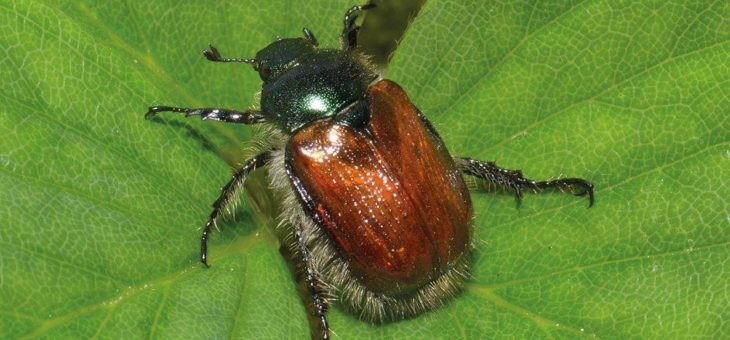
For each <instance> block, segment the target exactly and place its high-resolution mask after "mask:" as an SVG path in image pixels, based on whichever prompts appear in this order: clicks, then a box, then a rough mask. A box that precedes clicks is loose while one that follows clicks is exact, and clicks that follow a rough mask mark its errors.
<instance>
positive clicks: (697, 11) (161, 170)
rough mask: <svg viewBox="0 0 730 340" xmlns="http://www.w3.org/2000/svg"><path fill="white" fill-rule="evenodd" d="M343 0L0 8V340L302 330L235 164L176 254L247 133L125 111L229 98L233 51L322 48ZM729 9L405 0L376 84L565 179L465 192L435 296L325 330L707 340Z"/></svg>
mask: <svg viewBox="0 0 730 340" xmlns="http://www.w3.org/2000/svg"><path fill="white" fill-rule="evenodd" d="M350 5H352V3H350V2H343V1H336V2H332V1H303V0H302V1H295V2H290V1H257V2H254V1H246V2H244V3H241V2H226V1H218V2H198V3H190V2H182V3H179V2H175V1H156V2H141V1H130V2H126V3H119V2H116V3H114V4H108V5H104V4H95V3H93V2H88V1H86V2H75V3H69V2H65V1H50V0H49V1H41V2H39V1H3V2H1V3H0V31H1V32H3V34H2V35H0V46H2V52H3V53H2V54H0V82H1V84H2V89H3V90H2V92H1V93H0V191H1V192H2V194H0V207H1V208H0V221H2V224H3V225H2V227H0V338H17V337H23V336H25V337H32V338H35V337H46V338H89V337H101V338H140V337H154V338H224V337H235V338H272V339H278V338H308V337H309V326H308V322H307V314H306V313H307V312H306V309H305V307H304V304H303V303H302V302H301V298H300V295H299V293H298V288H297V283H296V281H295V279H294V278H293V275H292V273H291V270H290V268H289V266H288V265H287V261H285V259H284V258H283V257H282V256H281V255H280V252H279V243H278V241H277V239H276V237H275V236H274V233H273V232H272V230H273V228H274V226H275V225H276V219H275V218H276V211H277V203H276V199H275V198H272V196H271V195H270V194H269V193H268V192H267V191H266V190H265V187H266V181H265V178H264V176H261V175H258V176H255V177H254V178H252V181H250V183H249V185H248V186H247V187H248V189H249V190H248V194H247V195H246V197H245V199H244V201H245V203H244V204H243V205H242V206H241V208H239V209H238V212H237V215H236V219H235V221H229V222H226V223H221V227H222V228H221V229H222V230H223V231H222V232H221V233H215V235H214V236H213V238H212V241H211V244H210V247H211V248H210V249H211V253H210V255H211V264H212V267H211V268H209V269H207V270H206V269H203V268H201V266H200V265H199V264H198V262H197V257H198V249H197V247H198V246H199V236H200V235H199V233H200V227H202V225H203V224H204V223H205V220H206V217H207V215H208V214H209V212H210V210H209V205H210V203H212V202H213V201H214V200H215V198H216V197H217V195H218V192H219V188H220V187H221V186H222V185H223V184H224V183H225V182H226V181H227V180H228V177H229V175H230V166H229V164H235V163H236V162H240V161H242V160H243V158H244V157H245V156H247V155H250V152H247V151H242V150H245V146H246V145H247V144H248V142H249V141H250V140H251V139H252V137H253V135H254V133H252V131H253V130H254V129H251V128H249V127H245V126H230V125H223V124H216V123H209V122H205V123H204V122H200V121H199V120H194V119H187V120H186V119H184V118H182V117H177V116H174V115H165V116H164V117H162V118H161V119H157V120H152V121H149V120H144V119H143V114H144V112H145V110H146V108H147V106H149V105H151V104H171V105H178V106H222V107H234V108H241V109H245V108H247V107H249V106H251V105H253V104H254V103H255V98H254V93H255V92H256V91H257V90H258V89H259V87H260V80H259V79H258V76H257V75H256V74H255V73H254V72H253V71H251V69H250V67H249V66H246V65H225V64H214V63H210V62H207V61H206V60H204V58H203V57H202V56H201V55H200V50H202V49H203V48H205V47H206V44H207V43H209V42H213V43H215V44H216V46H217V47H219V48H220V50H221V52H222V53H223V54H224V55H226V56H231V57H250V56H253V54H254V53H255V52H256V51H257V50H259V49H260V48H262V47H263V46H265V45H267V44H268V43H270V42H271V41H272V40H273V39H274V38H276V37H277V36H283V37H288V36H299V35H300V30H301V28H302V26H305V25H306V26H307V27H309V28H310V29H312V31H314V33H315V34H316V35H317V37H318V38H319V40H320V42H322V43H323V44H324V45H328V46H336V43H337V41H336V39H337V35H338V34H339V32H340V31H341V25H342V15H343V14H344V10H345V9H346V8H348V7H349V6H350ZM728 18H730V7H729V6H728V5H727V4H726V3H724V2H722V1H716V2H714V3H705V2H696V3H690V2H686V1H680V2H669V1H657V2H653V3H651V2H648V1H647V2H643V3H641V2H637V1H632V2H625V3H624V2H618V1H606V2H598V1H584V2H555V1H551V2H545V3H543V2H537V3H532V2H530V3H522V2H514V1H510V2H500V3H491V2H484V1H473V3H466V2H463V1H461V2H447V1H443V2H438V1H431V2H429V3H428V4H426V6H425V7H424V8H423V11H422V12H421V14H420V15H419V16H418V17H417V19H416V20H415V21H414V22H413V24H412V25H411V27H410V29H409V31H408V33H407V34H406V36H405V38H404V40H403V41H402V43H401V46H400V47H399V50H398V52H397V53H396V55H395V56H394V59H393V61H392V64H391V65H390V67H389V70H388V78H390V79H393V80H394V81H396V82H398V83H399V84H401V86H403V88H404V89H406V91H407V92H408V94H409V96H410V97H411V99H412V101H413V102H414V103H415V104H416V105H417V106H418V107H419V108H420V109H421V110H422V111H423V112H424V113H425V115H426V116H427V117H429V118H430V119H431V120H432V122H433V123H434V125H435V126H436V128H437V129H438V131H439V132H440V134H441V136H442V137H443V139H444V140H445V141H446V143H447V145H448V147H449V149H450V151H451V152H452V153H453V154H454V155H458V156H470V157H474V158H479V159H485V160H496V161H498V164H499V165H502V166H504V167H508V168H520V169H523V171H524V173H525V175H526V176H528V177H531V178H537V179H543V178H552V177H557V176H563V177H583V178H586V179H589V180H591V181H592V182H593V183H594V184H595V185H596V199H597V202H596V205H595V207H593V208H591V209H586V206H587V200H586V199H585V198H577V197H572V196H570V195H567V194H563V195H561V194H557V193H545V194H541V195H532V194H529V193H527V194H526V196H525V197H524V199H523V202H522V204H521V205H520V206H517V204H516V203H515V199H514V197H513V196H512V195H511V193H509V192H507V191H505V192H501V191H498V192H494V191H478V192H475V193H474V194H473V195H472V198H473V201H474V206H475V215H476V219H475V230H474V235H475V241H474V244H475V247H476V250H475V264H474V267H473V270H472V278H471V279H470V280H469V283H468V284H467V286H466V287H465V289H464V291H463V293H462V294H460V295H459V296H458V297H457V298H456V299H455V300H453V301H451V302H450V303H448V304H447V305H446V306H444V307H443V308H440V309H438V310H436V311H433V312H431V313H427V314H425V315H421V316H419V317H416V318H414V319H411V320H407V321H403V322H397V323H390V324H386V325H381V326H372V325H369V324H367V323H365V322H362V321H359V320H358V319H357V316H353V315H350V314H348V313H346V312H344V311H343V310H342V309H341V308H340V307H339V306H338V305H337V304H335V305H334V306H333V308H332V310H331V311H330V313H329V316H330V318H329V321H330V325H331V327H332V331H333V333H334V335H335V337H339V338H343V339H354V338H388V339H390V338H407V337H413V338H442V339H446V338H449V339H454V338H490V337H500V338H503V337H519V338H562V337H567V338H574V337H581V336H585V337H592V336H596V337H599V338H628V337H632V338H634V337H642V338H662V337H665V338H666V337H671V338H686V337H704V338H707V337H715V338H723V337H730V325H729V322H730V320H728V319H730V316H729V315H728V313H727V306H728V303H729V301H730V290H728V285H727V282H730V268H728V266H730V260H728V259H730V217H729V216H730V211H729V210H730V204H729V203H728V197H730V190H728V187H727V185H726V181H727V178H728V177H729V175H730V171H729V170H728V169H730V58H729V57H730V45H729V44H728V38H730V20H729V19H728Z"/></svg>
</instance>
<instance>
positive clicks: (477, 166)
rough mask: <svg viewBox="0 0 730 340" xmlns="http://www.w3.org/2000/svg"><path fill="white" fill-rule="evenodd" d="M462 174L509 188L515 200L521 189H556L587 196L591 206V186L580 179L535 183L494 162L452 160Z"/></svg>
mask: <svg viewBox="0 0 730 340" xmlns="http://www.w3.org/2000/svg"><path fill="white" fill-rule="evenodd" d="M454 160H455V161H456V165H457V166H458V168H459V170H461V171H462V172H464V173H466V174H469V175H472V176H475V177H479V178H483V179H486V180H488V181H490V182H492V183H494V184H497V185H504V186H508V187H511V188H512V189H514V191H515V195H517V198H518V199H519V198H522V190H523V189H532V190H542V189H558V190H560V191H570V192H574V193H575V195H577V196H586V195H588V207H591V206H593V202H594V197H593V184H591V182H588V181H586V180H584V179H582V178H559V179H553V180H548V181H535V180H532V179H529V178H525V177H524V176H522V171H520V170H510V169H504V168H500V167H498V166H497V165H496V164H495V163H494V162H484V161H479V160H475V159H471V158H460V157H457V158H455V159H454Z"/></svg>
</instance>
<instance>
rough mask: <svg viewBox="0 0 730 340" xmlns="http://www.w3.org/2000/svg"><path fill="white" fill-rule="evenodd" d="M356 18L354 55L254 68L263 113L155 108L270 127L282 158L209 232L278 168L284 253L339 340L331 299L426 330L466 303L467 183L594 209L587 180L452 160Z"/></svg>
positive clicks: (264, 62) (277, 46)
mask: <svg viewBox="0 0 730 340" xmlns="http://www.w3.org/2000/svg"><path fill="white" fill-rule="evenodd" d="M373 7H374V5H373V4H366V5H359V6H353V7H352V8H350V9H349V10H348V11H347V12H346V14H345V17H344V29H343V31H342V33H341V47H340V48H338V49H328V48H320V47H319V44H318V42H317V39H316V38H315V36H314V34H313V33H312V32H311V31H310V30H309V29H307V28H304V29H303V35H304V37H302V38H288V39H277V40H276V41H274V42H272V43H271V44H270V45H268V46H266V47H265V48H264V49H262V50H260V51H259V52H258V53H256V56H255V57H254V58H250V59H248V58H224V57H222V56H221V54H220V52H219V51H218V50H217V49H216V48H215V47H213V46H212V45H211V46H210V48H209V49H208V50H205V51H203V54H204V56H205V57H206V58H207V59H208V60H210V61H213V62H221V63H246V64H250V65H252V66H253V68H254V70H256V71H257V72H258V73H259V76H260V78H261V80H262V82H263V84H262V89H261V97H260V109H258V110H246V111H239V110H233V109H225V108H181V107H172V106H153V107H150V108H149V110H148V112H147V114H146V117H148V118H149V117H151V116H154V115H156V114H158V113H160V112H176V113H183V114H185V115H186V116H200V117H201V118H202V119H203V120H214V121H221V122H226V123H241V124H268V125H270V126H271V131H270V132H271V133H270V139H271V141H270V145H272V146H271V147H270V148H269V149H267V150H264V151H263V152H261V153H260V154H258V155H256V156H254V157H253V158H251V159H249V160H247V161H246V162H244V163H243V165H242V166H241V167H240V168H239V169H238V170H237V171H235V173H234V174H233V177H232V178H231V180H230V181H229V182H228V183H227V184H226V185H225V186H224V187H223V189H222V192H221V194H220V196H219V197H218V199H217V200H216V201H215V202H214V203H213V210H212V212H211V214H210V216H209V218H208V220H207V222H206V224H205V227H204V228H203V232H202V236H201V244H200V261H201V262H202V263H203V264H204V265H205V266H207V265H208V248H207V242H208V237H209V236H210V233H211V228H212V227H213V226H214V225H215V224H216V220H217V219H218V217H219V215H220V214H221V211H222V210H223V209H224V208H225V207H226V206H227V205H228V204H229V203H230V202H231V201H232V199H233V198H234V197H235V196H236V194H237V193H238V192H239V191H240V190H241V189H242V186H243V183H244V181H245V179H246V177H247V176H248V175H249V173H251V172H252V171H254V170H256V169H257V168H261V167H266V168H267V169H268V174H269V178H270V181H271V186H272V188H274V189H275V191H276V192H277V193H278V194H279V195H281V197H282V198H283V205H282V206H283V208H282V210H283V211H282V214H281V220H282V222H283V223H281V225H283V228H285V231H284V235H285V237H283V242H284V243H285V244H286V245H287V246H289V247H290V249H291V251H292V253H293V254H295V255H296V256H297V257H298V260H299V261H300V265H301V270H302V273H303V276H304V281H305V283H306V286H307V289H308V292H309V294H311V297H312V303H313V306H312V307H313V310H314V314H315V315H314V316H315V317H316V318H317V319H316V320H317V322H318V323H319V328H320V329H319V335H320V336H321V337H322V338H324V339H327V338H329V326H328V323H327V318H326V311H327V308H328V298H329V297H335V298H337V299H338V300H339V301H340V302H341V304H342V306H344V307H345V308H346V309H348V310H350V311H351V312H353V313H355V314H358V315H360V316H361V317H362V318H364V319H366V320H368V321H370V322H373V323H381V322H386V321H395V320H399V319H404V318H408V317H413V316H416V315H418V314H421V313H423V312H426V311H428V310H431V309H434V308H436V307H438V306H440V305H442V304H443V303H445V302H446V301H448V300H449V299H451V298H452V297H453V296H455V295H456V294H457V293H458V292H459V290H460V288H461V287H462V285H463V283H464V281H465V280H466V279H467V277H468V273H469V268H470V254H471V247H472V245H471V233H472V217H473V211H472V205H471V199H470V196H469V191H468V189H467V186H466V184H465V182H464V179H463V177H462V175H464V174H465V175H470V176H474V177H477V178H481V179H484V180H486V181H488V182H492V183H494V184H497V185H500V186H505V187H507V188H510V189H511V190H514V192H515V195H516V196H517V198H518V199H520V198H521V196H522V193H523V191H524V190H533V191H539V190H542V189H548V188H552V189H558V190H560V191H570V192H572V193H574V194H576V195H581V196H585V195H587V196H588V199H589V207H590V206H592V205H593V203H594V194H593V185H592V184H591V183H590V182H588V181H586V180H584V179H580V178H561V179H555V180H547V181H536V180H531V179H528V178H525V177H524V176H523V175H522V173H521V171H519V170H509V169H504V168H500V167H498V166H497V165H496V164H495V163H494V162H484V161H480V160H475V159H471V158H460V157H452V156H451V155H450V153H449V152H448V150H447V148H446V146H445V145H444V142H443V141H442V139H441V137H440V136H439V134H438V133H437V131H436V129H435V128H434V127H433V126H432V125H431V123H430V122H429V121H428V119H427V118H426V117H425V116H424V115H423V114H422V113H421V111H419V110H418V108H416V107H415V105H413V104H412V103H411V101H410V100H409V99H408V96H407V95H406V93H405V92H404V90H403V89H402V88H401V87H400V86H399V85H398V84H396V83H395V82H393V81H390V80H387V79H382V78H381V77H380V76H378V75H377V74H376V73H375V72H374V71H373V68H372V67H371V66H370V65H369V64H368V62H367V61H366V58H364V57H363V56H362V55H361V54H360V53H359V52H357V51H356V50H355V47H356V46H357V33H358V30H359V26H358V25H356V24H355V20H356V18H357V17H358V15H359V14H361V12H362V11H364V10H367V9H370V8H373Z"/></svg>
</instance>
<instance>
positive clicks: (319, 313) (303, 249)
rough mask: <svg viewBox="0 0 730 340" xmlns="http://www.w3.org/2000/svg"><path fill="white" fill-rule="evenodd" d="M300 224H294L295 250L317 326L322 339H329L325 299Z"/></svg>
mask: <svg viewBox="0 0 730 340" xmlns="http://www.w3.org/2000/svg"><path fill="white" fill-rule="evenodd" d="M302 233H303V231H302V226H301V225H300V224H296V223H295V225H294V234H295V235H294V236H295V237H296V242H297V250H298V252H299V256H300V257H301V263H302V265H303V266H304V279H305V281H306V283H307V288H308V289H309V293H310V294H311V295H312V302H313V303H314V313H315V316H316V317H317V318H318V319H319V326H320V331H321V333H322V339H324V340H329V338H330V328H329V324H328V323H327V316H326V314H327V301H326V299H325V298H324V297H323V296H322V293H321V291H320V289H319V288H318V286H317V282H318V280H319V278H318V277H317V274H316V273H315V272H314V269H312V266H311V263H312V260H311V257H312V255H311V253H310V251H309V248H307V244H306V243H305V241H304V236H303V235H302Z"/></svg>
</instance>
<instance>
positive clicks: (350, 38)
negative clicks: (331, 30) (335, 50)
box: [342, 3, 375, 50]
mask: <svg viewBox="0 0 730 340" xmlns="http://www.w3.org/2000/svg"><path fill="white" fill-rule="evenodd" d="M373 7H375V4H373V3H367V4H365V5H358V6H352V7H350V9H348V10H347V13H345V29H344V30H342V43H343V44H344V48H343V49H344V50H351V49H353V48H355V46H357V31H359V30H360V26H357V25H355V19H357V16H358V15H359V14H360V12H362V11H364V10H368V9H371V8H373Z"/></svg>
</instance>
